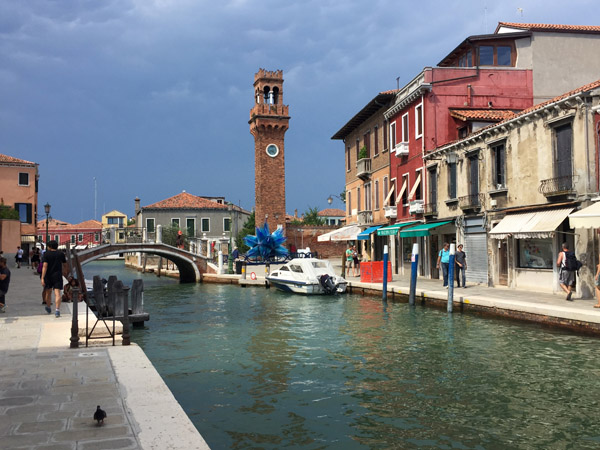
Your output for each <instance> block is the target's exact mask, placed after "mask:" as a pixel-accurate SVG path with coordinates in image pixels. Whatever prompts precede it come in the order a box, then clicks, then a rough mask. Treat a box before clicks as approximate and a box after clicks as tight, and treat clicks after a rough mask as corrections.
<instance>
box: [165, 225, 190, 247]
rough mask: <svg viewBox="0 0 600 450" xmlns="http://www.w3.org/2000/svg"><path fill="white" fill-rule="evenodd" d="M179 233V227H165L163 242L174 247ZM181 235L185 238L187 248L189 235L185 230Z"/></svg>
mask: <svg viewBox="0 0 600 450" xmlns="http://www.w3.org/2000/svg"><path fill="white" fill-rule="evenodd" d="M182 231H183V230H182ZM177 233H179V227H176V226H170V227H165V228H163V236H162V238H163V242H164V243H165V244H167V245H172V246H173V247H175V243H176V242H177ZM181 237H182V238H183V243H184V245H185V248H187V244H188V236H187V234H186V233H185V231H184V232H183V233H182V235H181Z"/></svg>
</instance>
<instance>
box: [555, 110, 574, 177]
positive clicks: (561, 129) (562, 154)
mask: <svg viewBox="0 0 600 450" xmlns="http://www.w3.org/2000/svg"><path fill="white" fill-rule="evenodd" d="M552 131H553V134H554V136H553V141H554V176H555V177H557V178H560V179H561V180H559V183H560V184H561V185H564V187H569V188H570V187H571V186H570V184H571V178H572V177H573V125H572V123H570V122H569V123H566V124H563V125H559V126H557V127H555V128H554V129H553V130H552Z"/></svg>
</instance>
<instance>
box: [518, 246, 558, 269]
mask: <svg viewBox="0 0 600 450" xmlns="http://www.w3.org/2000/svg"><path fill="white" fill-rule="evenodd" d="M516 241H517V248H518V258H519V261H518V266H519V267H520V268H522V269H550V270H552V267H553V265H552V264H553V261H554V252H553V251H552V238H547V239H517V240H516Z"/></svg>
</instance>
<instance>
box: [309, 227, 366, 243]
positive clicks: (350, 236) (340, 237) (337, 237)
mask: <svg viewBox="0 0 600 450" xmlns="http://www.w3.org/2000/svg"><path fill="white" fill-rule="evenodd" d="M360 232H361V229H360V227H359V226H357V225H348V226H346V227H342V228H338V229H337V230H333V231H330V232H329V233H325V234H322V235H320V236H317V241H319V242H327V241H353V240H355V239H356V236H358V234H359V233H360Z"/></svg>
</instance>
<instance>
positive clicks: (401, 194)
mask: <svg viewBox="0 0 600 450" xmlns="http://www.w3.org/2000/svg"><path fill="white" fill-rule="evenodd" d="M407 183H408V179H407V178H405V179H404V183H402V188H401V189H400V191H399V192H398V195H397V196H396V204H398V203H399V202H400V201H401V200H402V196H403V195H404V191H405V190H406V184H407Z"/></svg>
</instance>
